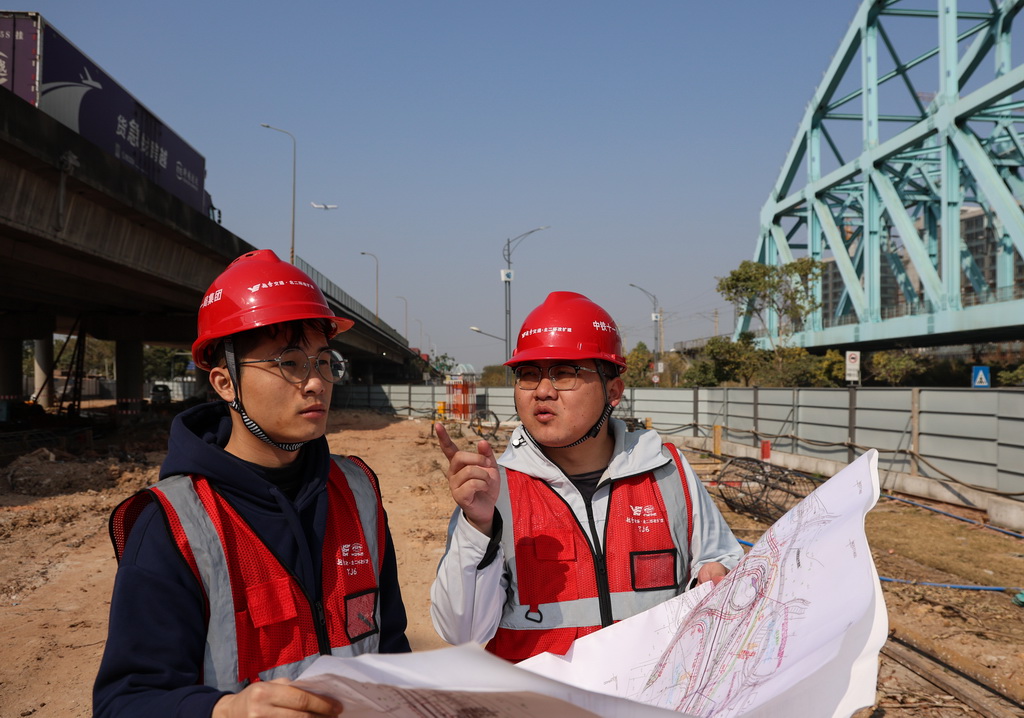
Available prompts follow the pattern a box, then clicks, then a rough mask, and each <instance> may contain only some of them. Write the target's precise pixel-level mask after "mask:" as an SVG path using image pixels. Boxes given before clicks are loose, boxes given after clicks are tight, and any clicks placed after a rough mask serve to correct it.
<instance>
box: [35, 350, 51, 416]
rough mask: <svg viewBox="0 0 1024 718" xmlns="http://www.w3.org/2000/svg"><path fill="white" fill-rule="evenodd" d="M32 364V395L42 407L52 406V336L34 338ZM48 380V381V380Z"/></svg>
mask: <svg viewBox="0 0 1024 718" xmlns="http://www.w3.org/2000/svg"><path fill="white" fill-rule="evenodd" d="M33 344H34V346H35V352H33V354H34V359H33V364H34V365H35V377H34V379H35V382H34V387H35V388H34V389H33V392H32V393H33V395H34V396H35V397H36V403H38V404H39V405H40V406H42V407H43V408H44V409H49V408H50V407H52V406H53V381H52V379H51V377H52V376H53V337H50V338H48V339H36V340H35V341H34V343H33ZM48 380H49V381H48Z"/></svg>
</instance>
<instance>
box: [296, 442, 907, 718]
mask: <svg viewBox="0 0 1024 718" xmlns="http://www.w3.org/2000/svg"><path fill="white" fill-rule="evenodd" d="M877 463H878V453H877V452H876V451H874V450H872V451H868V452H867V453H865V454H864V455H863V456H861V457H860V458H859V459H857V461H855V462H854V463H852V464H850V465H849V466H847V467H846V468H844V469H843V470H842V471H841V472H839V473H838V474H836V475H835V476H834V477H832V478H831V479H829V480H828V481H825V482H824V483H822V484H821V485H820V486H819V487H818V488H817V489H815V491H814V492H812V493H811V494H810V495H809V496H807V497H806V498H805V499H803V500H802V501H801V502H800V503H799V504H797V505H796V506H795V507H794V508H793V509H792V510H790V511H789V512H788V513H787V514H786V515H785V516H783V517H782V518H781V519H779V520H778V521H777V522H776V523H775V524H774V525H773V526H772V527H771V528H770V529H769V530H768V531H767V532H765V534H764V535H763V536H762V537H761V539H760V540H759V541H758V542H757V543H756V544H755V545H754V546H753V548H751V550H750V552H749V553H747V555H746V556H744V558H743V559H742V560H741V561H740V563H739V564H738V565H737V566H736V568H735V569H733V570H732V571H731V572H730V573H729V575H728V576H726V578H725V580H723V581H722V582H721V583H719V584H718V585H717V586H711V585H710V584H704V585H702V586H698V587H697V588H695V589H694V590H692V591H688V592H686V593H684V594H682V595H681V596H678V597H677V598H674V599H671V600H669V601H666V602H665V603H663V604H661V605H659V606H656V607H655V608H652V609H650V610H648V611H645V612H644V613H641V614H639V615H637V616H633V617H632V618H628V619H626V620H624V621H621V622H619V623H616V624H615V625H612V626H609V627H607V628H604V629H602V630H600V631H597V632H596V633H593V634H591V635H589V636H586V637H584V638H581V639H579V640H577V641H576V642H575V643H574V644H573V647H572V648H571V650H570V652H569V653H568V654H567V655H565V656H555V655H552V654H548V653H545V654H541V655H539V656H535V657H533V658H531V659H528V660H526V661H523V662H521V663H519V664H517V665H512V664H509V663H506V662H504V661H501V660H500V659H497V658H495V657H493V656H491V655H490V654H488V653H486V652H484V651H483V649H482V648H480V647H479V646H457V647H453V648H446V649H441V650H439V651H429V652H424V653H418V654H416V653H414V654H405V655H394V656H384V655H370V656H360V657H359V658H333V657H323V658H320V659H318V660H317V662H316V663H314V664H313V666H312V668H311V669H310V670H309V671H307V672H306V673H305V674H303V677H302V679H301V683H300V684H302V685H307V686H308V687H309V688H310V689H311V690H317V691H320V692H324V693H329V694H331V695H334V696H336V697H338V698H339V699H341V700H343V701H344V702H345V705H346V709H345V715H346V716H353V717H355V716H371V715H380V714H382V713H388V714H390V715H394V716H396V717H398V718H404V717H405V716H409V717H410V718H416V717H417V716H431V717H434V718H441V717H445V716H452V717H453V718H456V717H460V716H468V715H472V716H488V718H518V717H519V716H524V717H525V716H530V715H559V716H566V718H575V716H593V715H599V716H607V717H608V718H618V716H623V717H624V718H625V717H626V716H629V717H630V718H632V717H633V716H639V717H643V716H652V718H653V717H654V716H669V715H675V716H677V717H679V716H701V717H704V716H714V717H715V718H720V717H723V718H724V717H726V716H743V717H744V718H768V717H769V716H797V715H802V716H814V717H815V718H819V717H824V718H827V717H828V716H834V717H836V718H839V717H840V716H849V715H851V714H852V713H853V712H854V711H856V710H857V709H858V708H861V707H864V706H870V705H872V704H873V703H874V700H875V687H876V682H877V677H878V652H879V651H880V650H881V648H882V646H883V644H884V643H885V639H886V635H887V632H888V622H887V619H886V613H885V604H884V601H883V597H882V592H881V587H880V584H879V581H878V574H877V573H876V571H875V565H874V561H873V560H872V558H871V551H870V549H869V547H868V543H867V537H866V536H865V533H864V517H865V515H866V514H867V512H868V511H869V510H870V509H871V507H872V506H874V505H875V502H876V501H877V500H878V494H879V484H878V472H877Z"/></svg>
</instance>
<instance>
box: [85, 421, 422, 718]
mask: <svg viewBox="0 0 1024 718" xmlns="http://www.w3.org/2000/svg"><path fill="white" fill-rule="evenodd" d="M229 412H230V409H228V406H227V404H225V403H224V402H220V401H219V402H214V403H210V404H202V405H200V406H197V407H194V408H192V409H189V410H187V411H185V412H183V413H181V414H179V415H178V416H177V417H175V419H174V422H173V424H172V425H171V433H170V439H169V441H168V453H167V458H166V459H165V461H164V463H163V466H162V467H161V469H160V478H164V477H168V476H174V475H177V474H202V475H203V476H205V477H207V478H208V479H209V480H210V482H211V483H212V484H213V486H214V487H216V489H217V490H218V491H219V492H220V493H221V494H222V495H223V496H224V497H226V498H227V500H228V501H229V502H230V503H231V505H232V506H233V507H234V508H235V509H236V510H237V511H238V512H239V513H240V514H241V515H242V517H243V518H244V519H245V520H246V521H247V522H248V523H249V524H250V525H251V526H252V527H253V528H254V529H255V530H256V532H257V533H258V534H259V535H260V537H261V538H262V539H263V541H264V542H265V543H266V544H267V546H268V547H270V549H271V551H273V553H274V554H275V555H276V556H277V557H278V558H279V559H280V561H281V563H282V564H283V565H285V566H288V567H289V568H290V569H291V570H292V571H293V572H294V574H295V576H296V578H297V579H298V581H299V582H300V583H301V584H302V585H303V587H304V588H305V589H306V591H307V592H308V593H309V595H311V596H319V595H320V594H321V590H320V554H321V545H322V543H323V536H324V530H325V526H326V515H327V492H326V490H325V489H326V483H327V476H328V472H329V470H330V461H331V459H330V454H329V451H328V448H327V439H326V438H324V437H321V438H319V439H317V440H315V441H312V442H310V443H308V444H306V445H305V446H304V447H303V448H302V449H301V450H300V451H301V455H300V457H299V458H297V459H296V460H297V461H301V462H303V466H304V469H305V471H306V472H307V473H308V480H307V481H306V482H305V483H304V484H303V485H302V486H301V488H300V489H299V491H298V493H297V495H296V496H295V499H294V501H291V500H289V499H288V498H287V497H286V496H284V494H282V492H281V491H279V490H278V488H277V487H276V486H274V485H273V484H272V483H270V482H268V481H266V480H265V479H264V478H262V477H261V476H260V475H259V474H258V473H256V472H255V471H254V470H253V468H252V467H251V465H249V464H247V463H246V462H244V461H242V460H241V459H239V458H237V457H235V456H233V455H231V454H229V453H227V452H226V451H224V449H223V447H224V446H225V445H226V444H227V441H228V438H229V437H230V435H231V417H230V416H229ZM380 606H381V622H380V624H381V625H380V650H381V652H382V653H400V652H406V651H409V650H410V649H409V641H408V640H407V639H406V637H405V628H406V615H405V606H404V604H403V603H402V595H401V591H400V589H399V586H398V569H397V565H396V561H395V550H394V546H393V544H392V542H391V533H390V531H387V545H386V549H385V553H384V568H383V571H382V573H381V577H380ZM205 642H206V619H205V615H204V607H203V595H202V592H201V591H200V590H199V587H198V585H197V584H196V580H195V577H194V575H193V574H192V571H191V569H189V567H188V566H187V565H186V563H185V561H184V560H183V559H182V557H181V554H180V553H179V552H178V549H177V546H176V545H175V543H174V540H173V539H172V538H171V535H170V533H169V531H168V529H167V526H166V523H165V521H164V518H163V514H162V512H161V511H160V510H159V509H158V508H157V507H156V505H155V504H151V505H150V506H148V507H146V508H145V509H144V510H143V512H142V514H141V515H140V516H139V518H138V520H137V521H136V523H135V525H134V527H133V529H132V531H131V534H130V536H129V539H128V542H127V544H126V546H125V551H124V556H123V557H122V558H121V562H120V564H119V565H118V569H117V575H116V577H115V579H114V591H113V596H112V598H111V601H110V625H109V629H108V634H107V644H106V648H105V649H104V652H103V660H102V662H101V663H100V669H99V673H98V675H97V677H96V683H95V685H94V687H93V714H94V716H96V717H97V718H106V717H108V716H122V717H123V716H133V717H134V716H146V718H163V717H164V716H168V717H169V716H175V717H179V718H185V717H186V716H188V717H189V718H191V717H193V716H209V715H210V714H211V713H212V712H213V706H214V704H215V703H216V702H217V701H218V700H219V699H220V698H221V696H223V695H224V693H223V692H222V691H219V690H217V689H215V688H211V687H209V686H204V685H198V682H199V680H200V675H201V671H202V663H203V655H204V648H205Z"/></svg>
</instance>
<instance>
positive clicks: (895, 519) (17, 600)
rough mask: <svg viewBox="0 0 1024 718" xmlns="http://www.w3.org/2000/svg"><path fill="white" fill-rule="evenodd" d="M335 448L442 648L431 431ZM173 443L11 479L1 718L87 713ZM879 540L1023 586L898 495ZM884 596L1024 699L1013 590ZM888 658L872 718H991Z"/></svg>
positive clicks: (34, 460)
mask: <svg viewBox="0 0 1024 718" xmlns="http://www.w3.org/2000/svg"><path fill="white" fill-rule="evenodd" d="M472 439H473V437H470V436H468V435H467V436H466V437H464V438H463V439H462V441H465V442H466V443H467V444H468V443H469V442H470V441H471V440H472ZM329 440H330V443H331V447H332V449H333V450H334V451H336V452H338V453H347V454H355V455H357V456H360V457H362V458H363V459H365V460H366V461H367V462H368V463H369V464H370V465H371V466H372V467H373V468H374V470H375V471H376V472H377V474H378V475H379V476H380V478H381V483H382V488H383V493H384V497H385V502H386V508H387V511H388V515H389V520H390V525H391V531H392V534H393V536H394V540H395V544H396V550H397V553H398V561H399V575H400V578H401V582H402V585H403V592H404V595H405V602H406V606H407V609H408V613H409V619H410V626H409V638H410V640H411V642H412V645H413V647H414V649H417V650H422V649H429V648H437V647H441V646H442V645H444V644H443V643H442V641H441V640H440V639H439V638H438V637H437V636H436V634H435V633H434V631H433V628H432V627H431V625H430V619H429V615H428V608H429V587H430V582H431V580H432V577H433V572H434V568H435V566H436V563H437V560H438V558H439V557H440V555H441V552H442V551H443V547H444V536H445V528H446V524H447V520H448V516H449V514H450V511H451V507H452V503H451V498H450V496H449V494H448V491H447V483H446V481H445V478H444V473H443V472H442V470H441V460H442V459H443V457H442V456H441V454H440V452H439V451H438V449H437V444H436V441H435V439H434V437H433V435H432V432H431V430H430V424H429V423H428V422H426V421H423V420H406V419H396V418H391V417H385V416H381V415H378V414H374V413H371V412H360V411H345V412H334V413H332V417H331V425H330V429H329ZM165 442H166V430H165V428H164V423H150V424H147V425H144V426H139V427H137V428H135V429H134V430H131V431H123V432H121V434H120V435H118V436H116V437H115V438H114V441H113V443H112V444H111V445H110V446H109V447H103V448H102V449H101V450H96V451H92V452H90V453H87V454H86V455H85V456H72V455H70V454H63V453H61V452H54V451H49V450H46V449H42V450H37V451H36V452H34V453H31V454H27V455H24V456H22V457H20V458H18V459H16V460H15V461H14V462H12V463H11V464H9V465H8V466H6V467H4V468H0V651H2V652H3V654H4V655H5V657H6V660H4V661H3V663H2V664H0V716H35V717H37V718H48V717H50V716H53V717H54V718H56V717H58V716H59V717H61V718H67V717H76V716H88V715H90V713H91V710H90V701H91V684H92V679H93V676H94V674H95V671H96V667H97V665H98V662H99V658H100V655H101V652H102V649H103V644H104V640H105V632H106V620H107V611H108V606H109V594H110V587H111V585H112V581H113V576H114V569H115V565H114V559H113V554H112V550H111V548H110V542H109V539H108V537H107V530H106V520H107V516H108V514H109V512H110V510H111V508H112V507H113V506H114V505H115V504H116V503H117V502H118V501H119V500H120V499H122V498H124V497H125V496H127V495H128V494H130V493H131V492H133V491H134V490H136V489H138V488H141V487H143V486H145V485H147V484H148V483H150V482H151V481H153V480H155V478H156V475H157V470H158V467H159V464H160V461H161V460H162V458H163V454H164V451H163V447H164V445H165ZM954 512H955V511H954ZM726 515H727V518H728V520H729V522H730V524H731V525H732V526H733V527H734V529H735V530H736V532H737V536H738V537H739V538H741V539H745V540H748V541H754V540H756V538H757V536H759V535H760V533H761V532H763V531H764V529H765V528H766V527H765V526H764V525H762V524H759V523H757V522H756V521H754V520H752V519H751V518H749V517H745V516H740V515H737V514H733V513H732V512H729V511H728V510H726ZM868 532H869V537H870V540H871V545H872V548H873V553H874V556H875V561H876V565H877V567H878V572H879V574H880V575H882V576H887V577H891V578H897V579H909V580H917V581H929V582H934V583H948V584H956V585H968V584H970V585H986V586H1021V585H1022V584H1024V541H1021V540H1018V539H1015V538H1012V537H1009V536H1006V535H1004V534H1000V533H997V532H993V531H990V530H984V529H979V528H977V527H975V526H973V525H970V524H966V523H963V522H958V521H956V520H954V519H952V518H949V517H945V516H942V515H939V514H935V513H932V512H928V511H925V510H923V509H918V508H915V507H910V506H907V505H905V504H901V503H898V502H895V501H887V500H885V499H883V500H882V501H881V502H880V503H879V505H878V507H877V508H876V509H875V510H873V511H872V512H871V514H870V515H869V517H868ZM883 589H884V591H885V594H886V603H887V606H888V610H889V615H890V621H891V624H892V626H893V627H894V630H895V632H896V635H899V636H906V637H911V638H914V639H916V640H918V641H920V642H925V643H929V644H930V645H931V646H933V647H935V648H936V649H938V650H941V651H945V653H946V656H947V659H948V660H950V661H962V662H963V664H964V665H967V666H968V667H970V668H971V669H972V670H973V671H974V672H975V673H977V674H978V675H979V677H981V678H982V679H983V680H985V681H986V682H987V683H990V684H992V685H997V686H1000V687H1001V688H1003V689H1004V690H1006V691H1008V692H1011V693H1013V692H1014V691H1016V692H1017V694H1020V693H1024V608H1022V607H1020V606H1017V605H1015V604H1014V603H1013V602H1012V600H1011V598H1012V596H1011V594H1008V593H1005V592H990V591H985V592H981V591H966V590H962V589H949V588H937V587H928V586H922V585H908V584H894V583H885V584H883ZM881 663H882V665H881V671H880V679H879V693H878V703H877V705H876V706H875V707H874V708H873V709H866V710H864V711H861V712H859V713H858V717H859V718H860V717H861V716H863V717H864V718H866V717H867V716H871V718H879V717H880V716H900V717H901V718H908V717H909V718H912V717H924V718H933V717H934V718H937V717H939V716H957V715H968V716H976V715H979V714H978V713H974V712H972V711H969V710H965V709H963V708H962V707H960V706H959V705H958V704H957V703H956V701H955V700H953V699H952V698H951V697H949V696H948V695H946V694H945V693H944V692H943V691H942V690H940V689H938V688H935V687H934V686H932V685H931V684H928V683H925V682H923V681H920V680H919V679H916V678H914V677H913V676H912V675H910V674H909V673H908V672H907V671H905V670H903V669H901V668H900V667H899V666H898V665H896V664H894V663H892V662H890V661H888V660H887V659H885V658H883V659H882V662H881ZM1020 700H1024V697H1022V698H1021V699H1020Z"/></svg>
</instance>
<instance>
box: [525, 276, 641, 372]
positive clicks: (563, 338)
mask: <svg viewBox="0 0 1024 718" xmlns="http://www.w3.org/2000/svg"><path fill="white" fill-rule="evenodd" d="M575 359H601V360H604V361H609V362H611V363H612V364H615V365H617V366H618V367H619V372H620V373H621V372H623V371H625V370H626V360H625V359H624V358H623V356H622V337H620V336H619V329H618V327H617V326H615V322H614V320H612V318H611V315H609V314H608V312H606V311H605V310H604V309H602V308H601V307H599V306H598V305H596V304H594V303H593V302H592V301H590V300H589V299H587V298H586V297H584V296H583V295H582V294H577V293H576V292H552V293H551V294H549V295H548V297H547V299H545V300H544V303H543V304H541V305H540V306H539V307H537V308H536V309H534V310H533V311H532V312H530V314H529V315H528V316H527V317H526V321H524V322H523V328H522V329H520V330H519V337H518V339H517V340H516V348H515V350H514V351H513V352H512V358H511V359H509V360H508V361H507V362H505V364H506V366H515V365H516V364H522V363H524V362H530V361H541V360H555V361H557V360H566V361H572V360H575Z"/></svg>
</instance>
